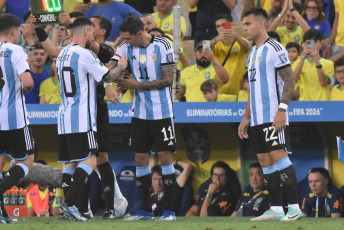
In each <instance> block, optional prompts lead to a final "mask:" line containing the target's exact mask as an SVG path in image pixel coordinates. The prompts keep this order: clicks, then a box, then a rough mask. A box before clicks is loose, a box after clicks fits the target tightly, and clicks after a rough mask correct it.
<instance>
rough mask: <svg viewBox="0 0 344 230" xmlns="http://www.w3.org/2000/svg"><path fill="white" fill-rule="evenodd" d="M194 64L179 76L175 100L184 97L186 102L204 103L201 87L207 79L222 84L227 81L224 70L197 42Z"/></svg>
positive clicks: (211, 53) (207, 49)
mask: <svg viewBox="0 0 344 230" xmlns="http://www.w3.org/2000/svg"><path fill="white" fill-rule="evenodd" d="M195 56H196V64H195V65H192V66H189V67H187V68H185V69H184V70H183V71H182V72H181V76H180V88H179V90H180V91H179V93H178V94H177V99H178V100H182V98H183V97H184V96H185V99H186V101H187V102H206V100H205V98H204V97H203V93H202V91H201V85H202V83H203V82H204V81H206V80H207V79H215V80H216V81H217V82H219V83H221V84H223V83H226V82H227V81H228V80H229V77H228V74H227V71H226V69H225V68H224V67H223V66H222V65H221V64H220V63H219V62H218V61H217V60H216V58H215V56H214V54H213V52H212V51H211V49H209V48H203V43H202V42H199V43H198V44H197V45H196V49H195Z"/></svg>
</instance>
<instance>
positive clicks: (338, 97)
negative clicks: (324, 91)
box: [330, 84, 344, 101]
mask: <svg viewBox="0 0 344 230" xmlns="http://www.w3.org/2000/svg"><path fill="white" fill-rule="evenodd" d="M330 100H331V101H344V89H341V88H340V84H339V85H335V86H334V87H333V88H332V90H331V95H330Z"/></svg>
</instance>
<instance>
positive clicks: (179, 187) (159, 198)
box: [127, 160, 191, 216]
mask: <svg viewBox="0 0 344 230" xmlns="http://www.w3.org/2000/svg"><path fill="white" fill-rule="evenodd" d="M176 164H178V165H179V166H180V167H182V168H183V171H182V173H181V174H180V175H179V176H178V177H177V178H176V182H177V184H176V187H175V193H174V195H175V201H176V202H175V204H174V207H173V208H174V210H175V212H176V213H178V210H179V208H180V206H181V203H180V202H181V201H182V197H183V190H184V186H185V184H186V182H187V181H188V179H189V176H190V174H191V165H190V164H189V163H186V162H183V161H180V160H178V161H177V162H174V165H176ZM151 202H152V210H153V212H154V216H162V213H163V207H164V205H163V203H164V202H165V200H164V191H163V183H162V169H161V166H160V165H155V166H153V168H152V193H151ZM140 208H141V202H140V201H138V202H137V203H136V205H135V206H134V208H133V209H132V210H130V211H129V215H127V216H130V215H133V214H135V213H136V212H137V211H138V210H140Z"/></svg>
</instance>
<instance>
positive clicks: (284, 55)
mask: <svg viewBox="0 0 344 230" xmlns="http://www.w3.org/2000/svg"><path fill="white" fill-rule="evenodd" d="M270 51H271V56H270V57H271V61H272V63H273V65H274V67H275V69H283V68H284V67H287V66H290V61H289V58H288V52H287V50H286V49H285V48H284V47H283V46H282V45H279V44H277V43H276V47H274V48H271V49H270Z"/></svg>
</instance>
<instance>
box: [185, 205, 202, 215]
mask: <svg viewBox="0 0 344 230" xmlns="http://www.w3.org/2000/svg"><path fill="white" fill-rule="evenodd" d="M198 210H199V208H198V206H197V205H195V204H194V205H192V206H191V208H190V209H189V211H188V212H187V213H186V214H185V216H197V214H198Z"/></svg>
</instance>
